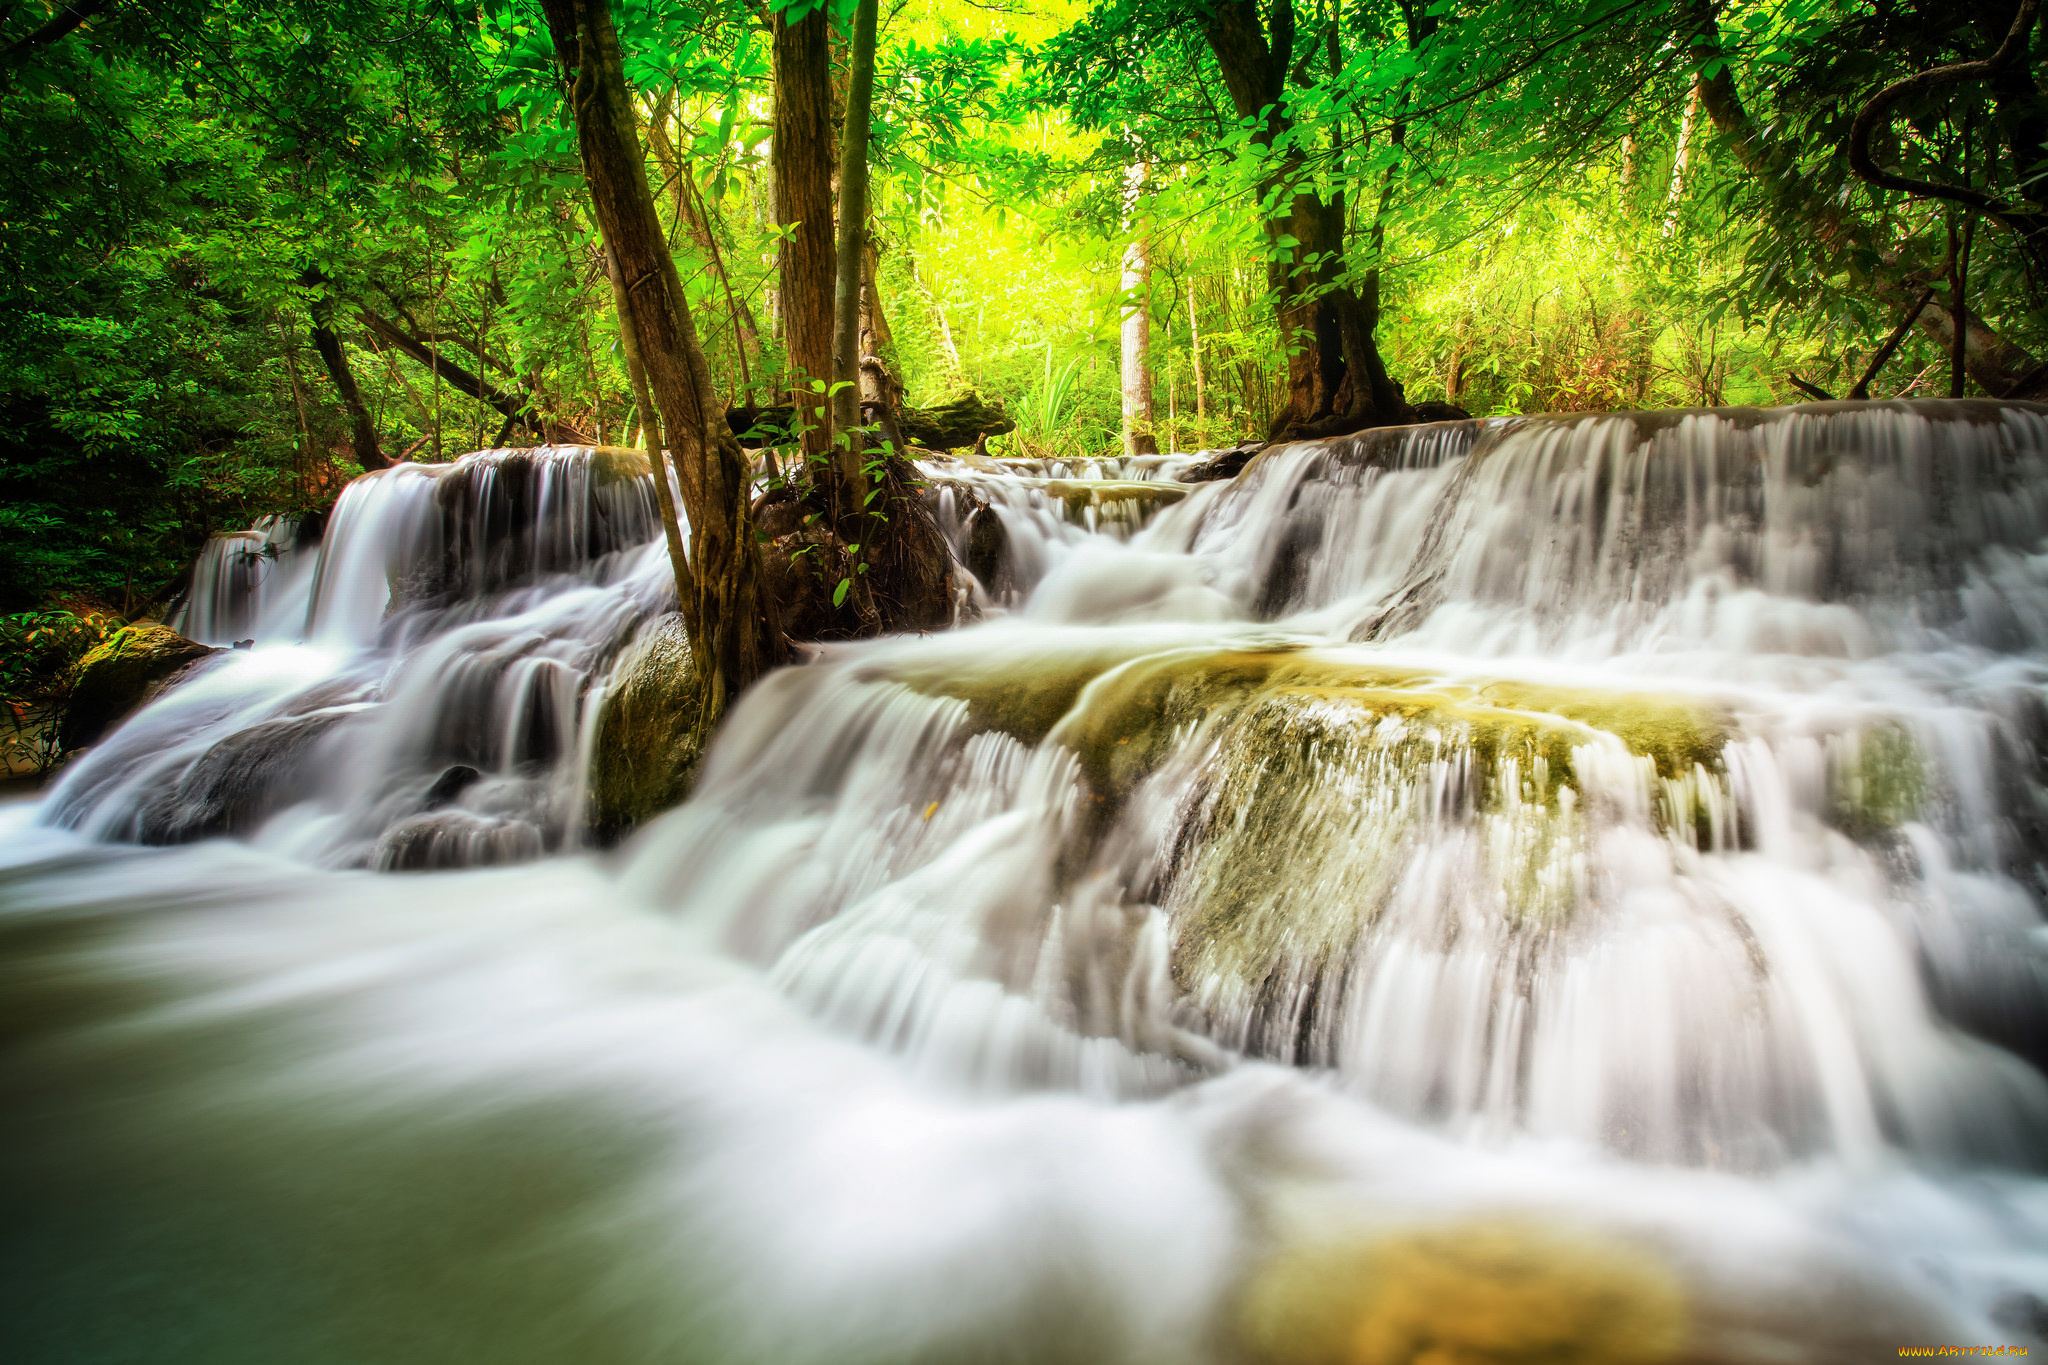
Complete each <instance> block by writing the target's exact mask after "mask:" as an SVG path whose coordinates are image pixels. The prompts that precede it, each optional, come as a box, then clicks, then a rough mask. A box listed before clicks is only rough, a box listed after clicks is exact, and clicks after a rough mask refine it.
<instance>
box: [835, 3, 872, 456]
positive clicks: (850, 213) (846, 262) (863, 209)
mask: <svg viewBox="0 0 2048 1365" xmlns="http://www.w3.org/2000/svg"><path fill="white" fill-rule="evenodd" d="M880 8H881V5H880V3H879V0H860V6H859V8H857V9H856V10H855V11H854V15H853V47H852V50H851V52H850V53H849V61H848V65H847V87H846V136H845V140H844V141H843V142H842V143H841V144H840V148H839V256H838V271H837V279H836V281H835V283H834V288H833V293H832V383H833V386H834V387H835V388H837V389H838V392H836V393H835V394H833V396H832V433H833V463H834V464H835V465H836V466H837V467H838V471H839V479H840V483H841V485H842V486H843V487H844V488H845V489H847V490H848V491H850V492H853V493H854V494H855V495H856V496H861V495H864V494H865V493H866V490H865V489H863V488H862V487H861V483H862V482H863V481H862V479H861V471H860V464H861V451H860V448H859V443H858V442H856V441H855V440H854V439H853V436H852V432H853V428H855V427H856V426H859V425H860V295H861V273H862V265H863V264H864V263H865V261H866V259H867V229H868V122H869V118H870V115H871V113H872V110H873V107H874V95H875V22H876V17H877V12H878V11H879V10H880ZM840 385H844V386H845V387H843V388H840V387H839V386H840Z"/></svg>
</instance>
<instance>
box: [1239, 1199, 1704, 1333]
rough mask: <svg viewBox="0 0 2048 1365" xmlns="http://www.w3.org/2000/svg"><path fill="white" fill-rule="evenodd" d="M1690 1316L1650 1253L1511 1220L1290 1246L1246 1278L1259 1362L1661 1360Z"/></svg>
mask: <svg viewBox="0 0 2048 1365" xmlns="http://www.w3.org/2000/svg"><path fill="white" fill-rule="evenodd" d="M1688 1316H1689V1315H1688V1312H1687V1304H1686V1297H1685V1292H1684V1289H1683V1287H1682V1286H1681V1284H1680V1282H1679V1280H1678V1277H1677V1276H1676V1275H1675V1274H1673V1273H1672V1272H1671V1271H1670V1270H1668V1269H1666V1268H1665V1267H1664V1266H1662V1265H1660V1264H1659V1263H1658V1262H1657V1261H1656V1259H1655V1258H1654V1257H1652V1256H1650V1255H1647V1254H1646V1253H1645V1251H1644V1250H1643V1249H1642V1248H1639V1247H1636V1246H1632V1245H1630V1244H1627V1243H1624V1242H1621V1241H1620V1240H1618V1239H1615V1238H1611V1237H1606V1236H1601V1235H1599V1234H1595V1233H1592V1232H1585V1231H1579V1230H1568V1229H1560V1228H1551V1227H1546V1226H1543V1225H1541V1224H1537V1223H1534V1222H1522V1221H1510V1220H1500V1221H1474V1222H1467V1223H1460V1224H1450V1225H1446V1226H1442V1227H1433V1228H1418V1229H1414V1230H1404V1231H1399V1232H1391V1233H1384V1234H1381V1235H1379V1236H1377V1237H1361V1238H1358V1239H1356V1240H1352V1241H1332V1242H1329V1243H1326V1244H1322V1245H1309V1246H1301V1247H1296V1248H1290V1249H1288V1250H1285V1251H1283V1252H1281V1253H1280V1254H1279V1255H1278V1256H1276V1257H1274V1258H1273V1259H1272V1260H1271V1261H1270V1262H1268V1263H1267V1264H1266V1265H1265V1266H1264V1267H1262V1268H1261V1269H1260V1270H1259V1271H1258V1273H1256V1274H1255V1275H1254V1276H1253V1278H1252V1280H1251V1282H1250V1284H1249V1285H1248V1286H1247V1287H1246V1291H1245V1296H1244V1301H1243V1310H1242V1318H1241V1326H1240V1330H1241V1331H1242V1333H1243V1335H1244V1342H1245V1346H1246V1348H1247V1353H1248V1354H1249V1356H1250V1357H1251V1359H1252V1360H1254V1361H1256V1362H1259V1365H1411V1363H1414V1362H1423V1361H1429V1362H1432V1363H1433V1365H1564V1362H1567V1361H1569V1362H1575V1365H1654V1363H1655V1362H1658V1361H1666V1360H1670V1359H1672V1358H1674V1357H1675V1356H1677V1354H1678V1353H1679V1351H1680V1349H1681V1348H1682V1347H1683V1346H1684V1344H1685V1341H1686V1337H1687V1327H1688V1322H1687V1319H1688Z"/></svg>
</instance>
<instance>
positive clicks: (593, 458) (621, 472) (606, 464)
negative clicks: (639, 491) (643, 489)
mask: <svg viewBox="0 0 2048 1365" xmlns="http://www.w3.org/2000/svg"><path fill="white" fill-rule="evenodd" d="M590 473H591V476H592V478H593V480H594V481H595V482H596V483H597V485H598V486H599V487H600V488H602V487H605V486H607V485H609V484H615V483H618V482H620V481H621V480H624V479H647V478H652V477H653V476H654V466H653V465H652V464H651V463H650V462H649V461H648V459H647V452H646V451H644V450H640V449H638V448H636V447H633V446H592V447H591V450H590Z"/></svg>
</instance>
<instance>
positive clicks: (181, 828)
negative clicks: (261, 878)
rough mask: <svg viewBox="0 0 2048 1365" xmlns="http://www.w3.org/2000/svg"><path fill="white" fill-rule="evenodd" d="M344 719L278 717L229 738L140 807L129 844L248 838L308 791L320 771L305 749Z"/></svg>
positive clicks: (332, 715)
mask: <svg viewBox="0 0 2048 1365" xmlns="http://www.w3.org/2000/svg"><path fill="white" fill-rule="evenodd" d="M349 714H350V713H349V712H347V711H342V710H332V711H315V712H313V713H312V714H310V715H297V716H280V717H278V718H277V719H275V720H267V721H264V722H262V723H260V724H257V725H252V726H250V727H249V728H248V729H246V730H239V731H237V732H235V733H234V734H232V735H229V736H228V737H227V738H225V739H223V740H221V741H220V742H219V743H218V744H215V745H214V746H213V747H212V748H210V749H208V750H207V751H206V752H205V753H204V754H203V755H201V756H200V758H199V759H198V761H197V762H195V763H193V764H192V766H191V767H189V768H187V769H185V770H184V772H183V773H182V774H180V775H179V776H178V778H177V780H176V781H175V782H174V783H171V784H169V785H167V786H164V787H162V788H159V789H158V790H157V791H156V792H155V793H154V794H153V795H152V796H151V797H150V799H149V800H148V801H146V802H145V803H144V804H143V806H142V808H141V810H140V811H139V812H138V813H137V817H136V829H135V838H136V841H137V842H138V843H144V844H187V843H191V842H193V841H195V840H198V839H211V838H216V837H218V836H221V835H233V836H244V835H249V834H253V833H255V831H256V829H257V828H258V827H259V826H260V825H262V823H263V822H264V821H265V820H267V819H269V818H270V817H271V816H272V815H275V814H276V813H277V812H278V811H280V810H283V809H284V808H285V807H286V806H289V805H291V804H293V803H294V802H296V801H301V800H304V799H305V798H306V797H308V796H310V795H312V794H313V792H314V790H315V789H316V788H317V787H318V785H319V778H320V775H321V772H322V767H321V765H319V764H317V763H315V762H313V761H312V759H313V754H312V750H313V748H314V746H315V745H317V744H318V743H319V742H320V739H321V737H322V736H324V735H326V734H327V732H328V731H329V730H332V729H333V728H334V727H335V726H336V725H337V724H339V723H340V722H341V721H342V720H344V719H346V718H347V717H348V715H349Z"/></svg>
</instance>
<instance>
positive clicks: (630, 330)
mask: <svg viewBox="0 0 2048 1365" xmlns="http://www.w3.org/2000/svg"><path fill="white" fill-rule="evenodd" d="M604 263H605V276H606V277H607V278H608V279H609V280H610V281H611V285H612V308H613V309H614V310H615V311H616V312H617V313H618V315H619V353H620V354H621V355H623V356H624V357H625V358H626V382H627V383H628V384H631V385H632V386H633V402H634V404H635V405H636V406H638V407H639V409H640V433H641V444H642V445H643V446H644V447H645V448H646V450H647V463H648V466H649V467H650V468H651V469H652V470H653V471H654V502H655V505H656V506H657V507H659V508H660V509H661V532H662V535H663V536H664V537H665V538H666V539H667V541H668V563H669V568H670V570H671V571H672V572H673V573H674V574H675V579H676V601H677V602H679V603H680V602H687V601H690V600H692V599H693V598H694V597H695V596H696V590H695V589H694V588H693V587H692V586H691V584H690V559H689V553H688V551H686V550H685V549H684V548H683V528H682V524H681V522H680V521H679V520H678V519H677V517H676V494H675V489H674V488H673V487H671V486H670V482H669V476H668V453H667V451H666V450H665V449H664V448H663V446H662V440H661V415H660V411H659V409H657V408H656V407H655V406H654V395H653V394H651V393H649V392H648V389H647V367H646V366H645V365H643V364H641V363H640V338H639V336H638V335H637V333H636V329H635V328H634V326H633V317H632V307H631V306H630V305H629V304H628V303H627V302H626V283H625V281H624V280H623V279H622V278H621V277H620V275H619V261H618V258H617V257H616V256H614V255H612V253H611V252H609V251H607V252H605V254H604Z"/></svg>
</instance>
